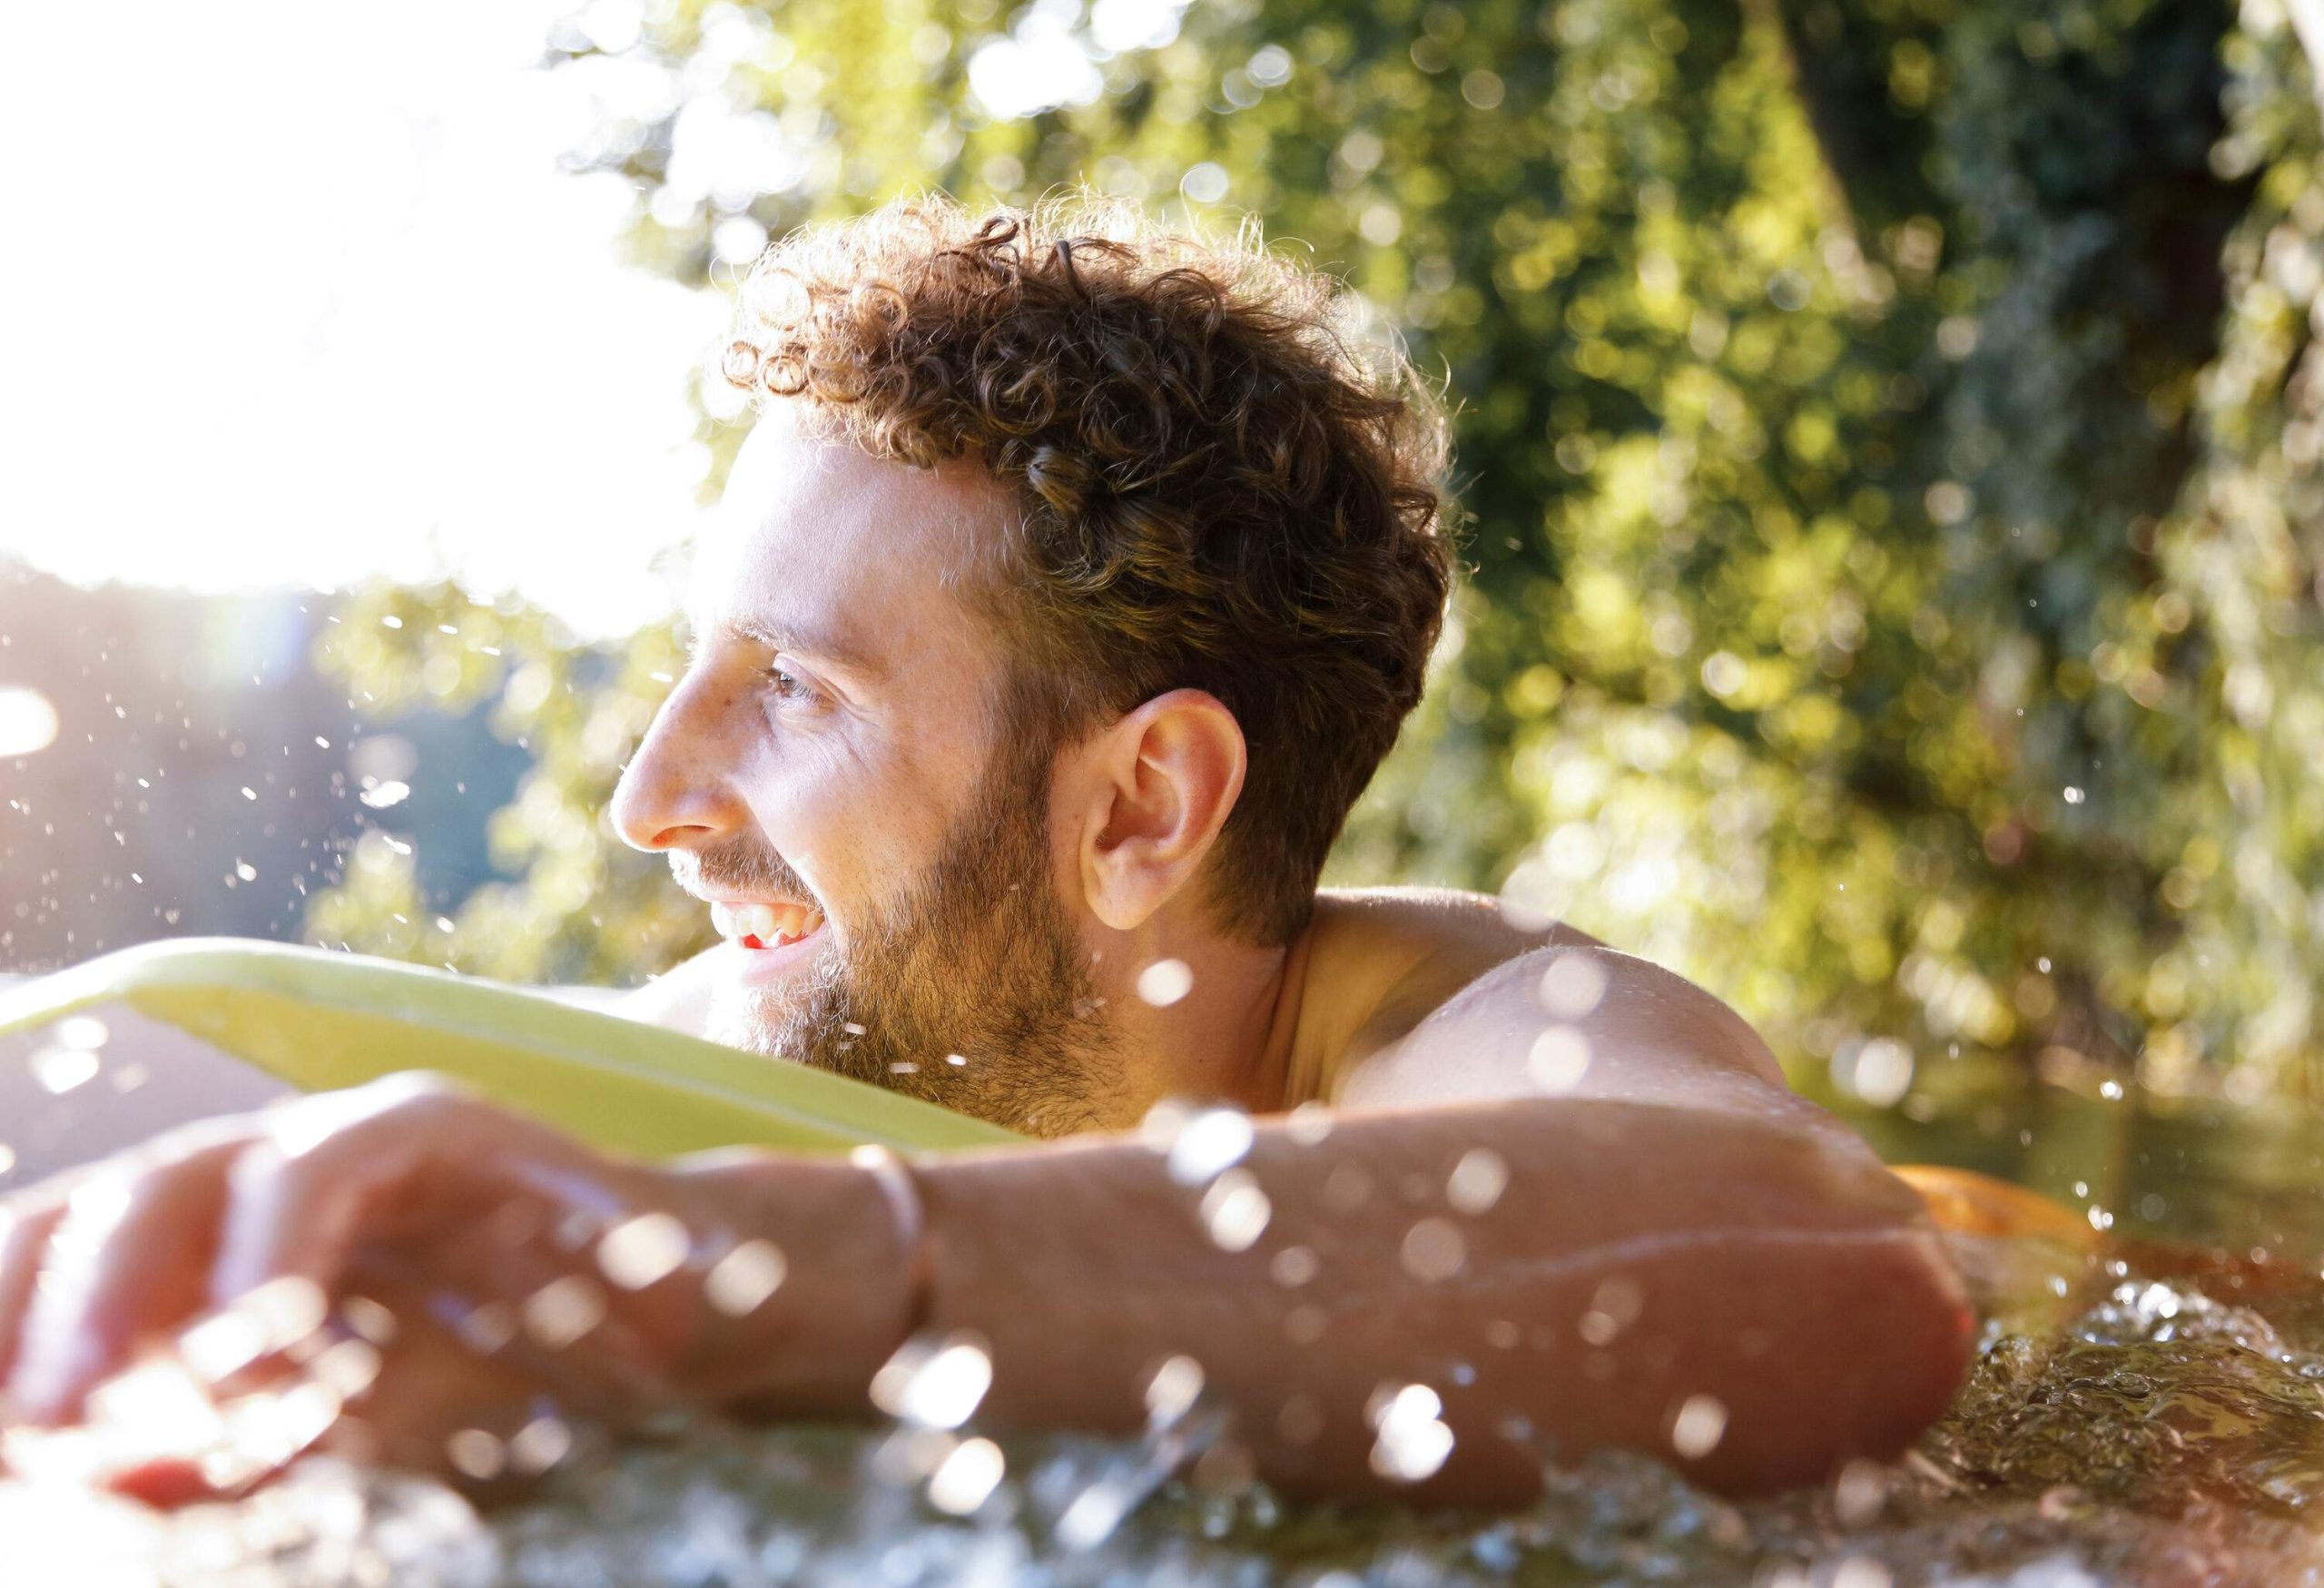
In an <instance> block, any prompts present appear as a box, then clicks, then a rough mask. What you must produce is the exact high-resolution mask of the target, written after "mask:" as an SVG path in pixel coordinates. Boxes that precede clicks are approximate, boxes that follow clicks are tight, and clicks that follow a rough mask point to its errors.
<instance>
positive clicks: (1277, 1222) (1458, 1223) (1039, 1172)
mask: <svg viewBox="0 0 2324 1588" xmlns="http://www.w3.org/2000/svg"><path fill="white" fill-rule="evenodd" d="M1235 1174H1236V1177H1238V1178H1235V1179H1226V1180H1224V1181H1221V1180H1212V1181H1210V1182H1209V1183H1208V1184H1207V1185H1193V1186H1187V1185H1180V1184H1177V1183H1174V1181H1173V1179H1172V1177H1171V1176H1170V1174H1169V1172H1168V1166H1167V1159H1166V1158H1165V1157H1164V1156H1163V1155H1161V1154H1158V1153H1157V1152H1155V1151H1153V1150H1150V1149H1147V1148H1145V1147H1142V1146H1139V1145H1136V1144H1133V1143H1130V1142H1128V1141H1124V1140H1120V1139H1114V1140H1104V1141H1089V1142H1084V1143H1066V1144H1059V1145H1054V1146H1048V1147H1043V1148H1039V1149H1032V1150H1029V1151H1022V1152H1014V1153H1003V1154H995V1155H990V1156H987V1157H983V1158H980V1159H966V1160H957V1161H950V1162H936V1163H932V1164H930V1165H928V1166H925V1167H924V1168H923V1169H922V1171H921V1175H922V1183H923V1184H924V1186H925V1187H926V1189H927V1193H928V1200H929V1207H930V1213H931V1232H932V1238H933V1242H934V1254H935V1261H934V1265H933V1276H934V1278H933V1288H932V1295H931V1298H930V1302H929V1307H930V1312H931V1317H933V1319H934V1321H935V1322H936V1323H937V1324H938V1325H939V1326H940V1327H952V1328H963V1329H969V1330H973V1331H975V1332H976V1333H977V1334H979V1335H981V1336H984V1338H985V1339H987V1340H988V1341H989V1342H990V1348H991V1351H992V1355H993V1359H994V1367H995V1373H994V1380H993V1388H992V1392H991V1396H990V1401H989V1402H988V1406H987V1411H988V1413H989V1414H990V1415H991V1416H993V1417H994V1418H996V1419H997V1420H999V1421H1000V1422H1002V1423H1004V1424H1008V1425H1018V1426H1084V1427H1107V1428H1115V1429H1128V1428H1130V1427H1133V1426H1135V1425H1137V1422H1138V1420H1139V1418H1140V1416H1141V1415H1142V1414H1143V1407H1142V1404H1141V1401H1140V1398H1139V1397H1140V1393H1141V1391H1142V1389H1143V1387H1144V1386H1145V1385H1146V1383H1147V1380H1148V1378H1149V1376H1150V1375H1151V1374H1152V1372H1153V1370H1154V1367H1155V1366H1156V1365H1157V1363H1159V1362H1160V1361H1162V1360H1164V1359H1165V1358H1167V1357H1168V1356H1174V1355H1183V1356H1187V1357H1189V1358H1191V1359H1192V1360H1193V1361H1194V1362H1196V1363H1197V1364H1199V1365H1200V1366H1201V1367H1202V1370H1203V1373H1204V1376H1205V1377H1206V1381H1207V1382H1208V1383H1209V1384H1210V1385H1211V1386H1213V1388H1214V1392H1215V1393H1216V1395H1217V1396H1219V1398H1220V1401H1221V1403H1222V1404H1223V1405H1225V1406H1227V1407H1229V1408H1231V1409H1232V1411H1233V1413H1234V1415H1235V1421H1236V1430H1237V1434H1238V1436H1239V1437H1241V1438H1242V1439H1244V1440H1245V1441H1246V1442H1247V1444H1248V1445H1249V1446H1250V1448H1251V1449H1252V1451H1253V1453H1254V1455H1256V1458H1257V1464H1258V1467H1259V1470H1260V1471H1261V1472H1262V1473H1264V1474H1265V1475H1267V1476H1268V1477H1270V1478H1271V1479H1273V1480H1275V1481H1276V1482H1277V1483H1279V1484H1285V1486H1287V1487H1290V1488H1292V1489H1294V1490H1297V1491H1302V1492H1309V1493H1322V1494H1340V1495H1347V1494H1364V1493H1366V1492H1377V1491H1379V1490H1382V1489H1393V1488H1395V1487H1397V1486H1398V1484H1396V1483H1395V1482H1393V1481H1391V1480H1388V1479H1384V1478H1383V1476H1382V1475H1381V1467H1380V1466H1377V1465H1374V1463H1375V1459H1376V1461H1377V1462H1379V1463H1380V1464H1382V1465H1384V1466H1385V1467H1386V1468H1387V1469H1388V1470H1390V1471H1391V1472H1393V1470H1394V1467H1395V1464H1396V1462H1397V1461H1398V1460H1399V1459H1401V1458H1402V1456H1401V1455H1400V1453H1399V1452H1398V1451H1396V1450H1395V1449H1393V1448H1379V1447H1380V1445H1381V1440H1380V1430H1379V1429H1378V1428H1377V1427H1376V1426H1374V1425H1373V1423H1372V1422H1371V1420H1370V1419H1369V1418H1368V1416H1367V1411H1368V1410H1369V1411H1371V1412H1374V1413H1376V1412H1377V1410H1378V1408H1379V1406H1381V1404H1382V1399H1383V1397H1385V1396H1393V1395H1394V1394H1395V1393H1396V1392H1397V1391H1398V1390H1399V1389H1400V1388H1401V1387H1402V1386H1407V1385H1418V1386H1424V1388H1425V1390H1426V1391H1427V1393H1428V1394H1429V1395H1432V1396H1435V1397H1437V1400H1438V1402H1440V1403H1441V1406H1442V1407H1443V1411H1442V1414H1441V1417H1442V1421H1443V1425H1444V1426H1445V1429H1446V1431H1448V1432H1449V1433H1450V1434H1451V1435H1452V1445H1451V1450H1450V1455H1449V1458H1448V1459H1447V1460H1446V1461H1445V1463H1444V1465H1443V1469H1442V1471H1441V1472H1440V1473H1436V1474H1434V1475H1432V1476H1431V1477H1430V1478H1429V1479H1428V1482H1427V1484H1426V1485H1425V1497H1427V1498H1431V1499H1438V1500H1446V1501H1462V1502H1483V1503H1492V1502H1502V1501H1510V1500H1515V1499H1519V1498H1521V1497H1523V1496H1525V1495H1528V1494H1531V1493H1532V1492H1533V1490H1534V1488H1535V1486H1536V1484H1537V1480H1538V1475H1539V1470H1540V1466H1541V1461H1542V1458H1543V1456H1544V1455H1547V1454H1558V1455H1566V1456H1571V1455H1577V1454H1579V1453H1581V1451H1584V1450H1587V1449H1590V1448H1592V1447H1595V1446H1598V1445H1626V1446H1630V1447H1634V1448H1639V1449H1643V1450H1647V1451H1649V1452H1653V1453H1656V1454H1659V1455H1663V1456H1665V1457H1666V1458H1671V1459H1677V1460H1679V1463H1680V1465H1684V1466H1686V1467H1687V1468H1688V1469H1689V1471H1690V1472H1692V1473H1693V1474H1694V1475H1697V1476H1699V1477H1700V1478H1701V1479H1703V1480H1704V1481H1706V1482H1708V1483H1709V1484H1713V1485H1715V1486H1718V1487H1722V1488H1734V1489H1748V1488H1763V1487H1769V1486H1775V1485H1780V1484H1791V1483H1797V1482H1801V1481H1812V1480H1815V1479H1817V1478H1820V1477H1822V1476H1824V1475H1827V1473H1828V1472H1829V1471H1830V1470H1831V1469H1832V1468H1833V1467H1834V1466H1835V1465H1837V1463H1838V1462H1839V1461H1841V1460H1842V1459H1844V1458H1846V1457H1847V1456H1849V1455H1858V1454H1874V1455H1880V1454H1888V1453H1893V1452H1894V1451H1896V1449H1898V1448H1900V1447H1901V1446H1902V1445H1904V1443H1905V1441H1907V1440H1908V1439H1910V1438H1911V1437H1912V1436H1913V1435H1915V1433H1917V1432H1918V1431H1919V1429H1920V1428H1921V1427H1923V1426H1925V1425H1926V1423H1927V1422H1929V1421H1930V1420H1932V1419H1933V1418H1934V1417H1935V1415H1937V1414H1938V1413H1939V1412H1940V1411H1941V1410H1942V1409H1943V1407H1944V1406H1945V1404H1946V1401H1947V1400H1948V1398H1949V1397H1950V1396H1951V1394H1952V1392H1953V1390H1954V1388H1955V1384H1956V1383H1957V1380H1958V1376H1959V1374H1960V1371H1961V1368H1962V1366H1963V1364H1964V1361H1965V1352H1966V1349H1967V1346H1968V1338H1969V1331H1970V1327H1971V1319H1970V1316H1969V1313H1968V1310H1967V1307H1965V1303H1964V1301H1963V1298H1962V1296H1961V1293H1960V1291H1959V1290H1958V1288H1957V1287H1955V1284H1954V1282H1953V1279H1952V1277H1951V1275H1950V1273H1949V1271H1948V1270H1947V1268H1946V1267H1945V1262H1944V1259H1943V1258H1942V1256H1941V1254H1940V1252H1939V1251H1938V1249H1937V1248H1936V1244H1935V1236H1934V1234H1933V1233H1932V1232H1931V1231H1930V1230H1929V1229H1928V1228H1927V1227H1926V1225H1925V1221H1924V1220H1922V1219H1921V1218H1919V1217H1918V1213H1917V1207H1916V1204H1915V1200H1914V1198H1913V1197H1912V1194H1911V1193H1910V1191H1909V1190H1907V1189H1905V1187H1903V1186H1902V1185H1901V1184H1900V1183H1899V1182H1897V1181H1896V1179H1893V1178H1892V1177H1890V1176H1888V1175H1886V1174H1885V1173H1883V1172H1882V1171H1881V1170H1880V1169H1878V1167H1877V1165H1876V1164H1874V1163H1872V1162H1870V1160H1869V1159H1868V1156H1866V1157H1861V1158H1860V1157H1857V1156H1855V1155H1851V1154H1847V1153H1844V1152H1839V1151H1835V1150H1834V1149H1832V1147H1831V1145H1830V1143H1829V1142H1828V1141H1827V1139H1824V1138H1823V1137H1822V1136H1821V1135H1820V1134H1819V1133H1812V1132H1802V1131H1801V1130H1799V1129H1797V1128H1795V1127H1794V1126H1793V1125H1792V1124H1791V1123H1790V1122H1783V1121H1755V1120H1746V1119H1739V1118H1737V1117H1734V1116H1731V1115H1728V1114H1724V1113H1720V1112H1717V1111H1711V1110H1689V1109H1674V1108H1670V1107H1668V1106H1665V1105H1661V1104H1649V1103H1637V1102H1624V1101H1612V1100H1559V1099H1548V1098H1531V1099H1524V1100H1509V1101H1504V1102H1497V1103H1491V1104H1449V1105H1440V1106H1430V1107H1411V1108H1404V1109H1399V1110H1385V1111H1370V1110H1348V1111H1344V1112H1342V1113H1340V1114H1338V1115H1337V1116H1336V1117H1334V1119H1333V1120H1332V1123H1331V1127H1330V1129H1329V1131H1328V1133H1326V1134H1324V1136H1323V1137H1322V1139H1320V1140H1316V1139H1303V1132H1302V1130H1301V1129H1300V1127H1299V1126H1297V1125H1295V1124H1294V1123H1293V1122H1291V1121H1289V1120H1285V1119H1275V1120H1268V1121H1264V1122H1262V1123H1261V1124H1260V1126H1259V1127H1258V1129H1256V1133H1255V1138H1254V1140H1253V1144H1252V1147H1251V1150H1250V1152H1249V1154H1248V1156H1247V1157H1246V1159H1244V1160H1243V1161H1242V1163H1241V1164H1240V1165H1239V1166H1238V1168H1237V1169H1236V1171H1235ZM1239 1177H1247V1179H1243V1178H1239ZM1254 1198H1264V1202H1263V1203H1262V1202H1259V1201H1256V1200H1255V1199H1254ZM1261 1207H1264V1208H1265V1227H1264V1228H1263V1229H1262V1230H1260V1231H1259V1233H1258V1235H1257V1238H1256V1239H1255V1240H1251V1241H1249V1244H1248V1245H1247V1246H1246V1245H1244V1244H1243V1242H1244V1240H1245V1238H1246V1236H1247V1233H1248V1231H1249V1229H1250V1227H1251V1225H1252V1224H1254V1223H1256V1218H1257V1213H1256V1209H1257V1208H1261ZM1421 1404H1423V1405H1425V1404H1426V1403H1425V1401H1424V1400H1423V1402H1422V1403H1421ZM1689 1406H1692V1407H1693V1408H1694V1411H1693V1413H1692V1415H1691V1416H1690V1417H1689V1424H1688V1426H1687V1428H1686V1431H1685V1432H1684V1433H1683V1434H1681V1433H1679V1415H1680V1413H1681V1412H1682V1411H1684V1410H1686V1409H1687V1408H1688V1407H1689ZM1429 1436H1430V1435H1426V1434H1425V1433H1423V1435H1420V1437H1422V1438H1423V1440H1424V1439H1425V1438H1426V1437H1429ZM1390 1445H1391V1446H1393V1438H1392V1440H1391V1441H1390ZM1375 1449H1378V1455H1377V1456H1376V1457H1375V1454H1374V1453H1375Z"/></svg>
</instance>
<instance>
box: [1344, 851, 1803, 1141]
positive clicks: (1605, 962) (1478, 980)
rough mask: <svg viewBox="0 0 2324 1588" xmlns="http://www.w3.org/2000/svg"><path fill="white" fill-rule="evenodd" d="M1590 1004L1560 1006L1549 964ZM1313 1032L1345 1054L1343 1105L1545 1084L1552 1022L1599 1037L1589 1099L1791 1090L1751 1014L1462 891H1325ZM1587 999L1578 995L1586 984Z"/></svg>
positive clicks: (1581, 1085)
mask: <svg viewBox="0 0 2324 1588" xmlns="http://www.w3.org/2000/svg"><path fill="white" fill-rule="evenodd" d="M1552 967H1562V969H1561V971H1560V972H1559V976H1560V977H1561V978H1562V979H1563V980H1566V981H1571V982H1572V983H1573V986H1572V987H1571V988H1570V989H1567V990H1566V992H1567V995H1569V996H1570V997H1571V999H1573V1000H1574V1001H1577V1003H1579V1002H1585V1001H1586V1002H1587V1003H1588V1005H1589V1007H1587V1008H1581V1007H1574V1008H1571V1009H1567V1010H1560V1009H1553V1008H1551V1007H1550V1005H1549V1004H1548V1003H1545V1002H1544V999H1545V998H1547V999H1551V1001H1554V1000H1555V998H1556V997H1558V996H1559V995H1560V992H1559V989H1557V988H1553V987H1551V986H1550V985H1549V984H1548V983H1546V982H1545V981H1544V977H1545V975H1549V974H1550V972H1551V970H1552ZM1306 981H1307V988H1306V1001H1307V1002H1308V1003H1309V1004H1310V1005H1312V1006H1313V1013H1314V1016H1315V1018H1314V1019H1313V1020H1312V1021H1311V1020H1310V1019H1309V1018H1308V1017H1307V1016H1306V1015H1305V1014H1303V1019H1302V1021H1301V1024H1302V1027H1303V1035H1306V1034H1310V1033H1312V1035H1313V1036H1314V1037H1315V1038H1320V1039H1322V1040H1324V1041H1326V1042H1330V1041H1334V1040H1336V1041H1338V1042H1339V1043H1340V1044H1341V1047H1340V1050H1339V1051H1338V1052H1337V1053H1336V1054H1335V1055H1334V1057H1333V1059H1332V1060H1330V1061H1329V1062H1328V1063H1327V1064H1326V1065H1325V1066H1324V1068H1325V1070H1327V1071H1328V1072H1330V1073H1333V1074H1334V1075H1336V1076H1337V1077H1339V1078H1341V1079H1340V1083H1339V1084H1338V1085H1337V1086H1336V1087H1334V1089H1333V1090H1334V1094H1335V1095H1336V1096H1337V1097H1338V1098H1339V1099H1340V1100H1344V1101H1348V1102H1354V1103H1371V1102H1382V1103H1385V1102H1416V1101H1424V1100H1437V1099H1442V1100H1451V1099H1454V1098H1462V1097H1472V1096H1480V1095H1511V1094H1512V1093H1518V1092H1528V1091H1535V1090H1541V1085H1540V1082H1541V1075H1540V1074H1539V1073H1538V1069H1539V1067H1538V1066H1535V1065H1534V1064H1532V1063H1531V1055H1532V1052H1533V1049H1534V1044H1535V1042H1536V1041H1537V1040H1538V1039H1539V1038H1540V1036H1541V1033H1542V1031H1545V1030H1546V1029H1547V1028H1548V1027H1549V1026H1550V1025H1552V1024H1557V1025H1561V1026H1562V1027H1564V1028H1565V1029H1567V1030H1568V1031H1571V1032H1572V1033H1574V1036H1575V1037H1577V1038H1579V1039H1580V1040H1581V1041H1582V1042H1583V1043H1584V1044H1585V1046H1586V1045H1590V1044H1594V1045H1595V1046H1596V1048H1597V1050H1598V1051H1599V1056H1600V1061H1599V1062H1598V1063H1596V1064H1594V1065H1592V1066H1590V1072H1589V1073H1588V1074H1587V1075H1586V1076H1583V1075H1577V1076H1576V1077H1575V1078H1573V1079H1574V1085H1573V1088H1572V1090H1575V1091H1576V1092H1577V1093H1579V1094H1582V1095H1607V1096H1637V1095H1648V1094H1655V1095H1659V1094H1663V1093H1665V1092H1667V1091H1669V1090H1670V1087H1671V1085H1672V1083H1674V1082H1678V1081H1679V1080H1681V1079H1682V1077H1683V1076H1684V1075H1686V1074H1688V1073H1689V1072H1699V1073H1708V1074H1711V1075H1721V1074H1724V1075H1739V1076H1748V1077H1749V1078H1751V1079H1752V1080H1756V1081H1760V1082H1772V1083H1773V1084H1774V1085H1776V1086H1777V1087H1780V1086H1781V1085H1782V1079H1781V1070H1780V1069H1779V1067H1778V1066H1777V1064H1776V1062H1775V1060H1774V1057H1773V1056H1772V1055H1771V1054H1769V1053H1768V1050H1767V1047H1766V1045H1765V1044H1764V1043H1763V1042H1761V1041H1759V1039H1758V1034H1757V1033H1756V1032H1754V1031H1752V1030H1751V1028H1750V1026H1749V1024H1748V1022H1746V1021H1744V1020H1743V1019H1742V1017H1741V1016H1739V1015H1738V1014H1737V1013H1735V1011H1732V1010H1731V1009H1729V1008H1728V1006H1727V1005H1726V1004H1725V1003H1723V1002H1721V1001H1719V1000H1718V998H1717V997H1715V996H1713V995H1712V994H1711V993H1709V991H1705V990H1704V989H1702V988H1700V987H1699V986H1697V985H1696V984H1695V983H1693V982H1692V981H1688V980H1687V979H1686V978H1685V977H1683V976H1681V975H1679V974H1678V973H1677V972H1673V971H1670V970H1669V969H1667V968H1665V967H1663V966H1660V965H1658V964H1656V963H1654V962H1652V961H1649V960H1645V959H1641V958H1640V957H1639V956H1637V955H1635V954H1630V953H1625V952H1621V951H1620V950H1619V949H1615V948H1611V947H1609V946H1608V945H1607V944H1605V943H1603V942H1600V941H1599V940H1598V939H1596V938H1594V937H1592V936H1590V934H1589V933H1588V932H1582V931H1581V930H1580V929H1578V928H1575V927H1572V926H1569V925H1566V924H1565V923H1563V922H1557V923H1553V924H1551V925H1549V926H1547V927H1543V928H1536V927H1534V926H1532V925H1531V923H1530V922H1523V921H1516V920H1512V919H1511V918H1510V917H1509V916H1508V915H1506V914H1505V913H1504V912H1502V909H1501V908H1500V906H1499V904H1498V902H1496V901H1494V900H1492V899H1491V898H1489V897H1486V896H1484V895H1482V894H1476V893H1462V892H1458V891H1455V890H1449V889H1439V890H1402V889H1399V890H1381V891H1376V892H1364V893H1327V894H1324V895H1319V897H1318V900H1317V912H1316V922H1315V929H1314V934H1313V940H1312V942H1311V945H1310V949H1309V963H1308V967H1307V977H1306ZM1583 993H1587V995H1588V996H1587V998H1586V999H1583V998H1582V996H1581V995H1582V994H1583Z"/></svg>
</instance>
